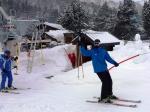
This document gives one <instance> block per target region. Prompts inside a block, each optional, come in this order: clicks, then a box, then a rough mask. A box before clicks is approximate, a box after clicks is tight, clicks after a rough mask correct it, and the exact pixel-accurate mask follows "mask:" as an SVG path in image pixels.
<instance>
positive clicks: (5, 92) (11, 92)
mask: <svg viewBox="0 0 150 112" xmlns="http://www.w3.org/2000/svg"><path fill="white" fill-rule="evenodd" d="M1 93H2V94H3V93H4V94H20V93H19V92H14V91H8V90H7V91H3V92H1Z"/></svg>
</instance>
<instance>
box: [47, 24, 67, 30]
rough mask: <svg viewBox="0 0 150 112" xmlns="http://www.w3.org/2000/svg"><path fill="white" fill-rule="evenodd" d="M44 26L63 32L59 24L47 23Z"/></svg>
mask: <svg viewBox="0 0 150 112" xmlns="http://www.w3.org/2000/svg"><path fill="white" fill-rule="evenodd" d="M44 24H45V25H47V26H51V27H53V28H56V29H59V30H64V28H63V27H62V26H61V25H60V24H56V23H49V22H45V23H44Z"/></svg>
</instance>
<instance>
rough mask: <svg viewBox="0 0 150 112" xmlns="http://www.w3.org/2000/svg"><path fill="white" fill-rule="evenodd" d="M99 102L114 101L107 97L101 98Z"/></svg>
mask: <svg viewBox="0 0 150 112" xmlns="http://www.w3.org/2000/svg"><path fill="white" fill-rule="evenodd" d="M98 102H99V103H112V101H111V99H110V98H109V97H107V98H105V99H99V100H98Z"/></svg>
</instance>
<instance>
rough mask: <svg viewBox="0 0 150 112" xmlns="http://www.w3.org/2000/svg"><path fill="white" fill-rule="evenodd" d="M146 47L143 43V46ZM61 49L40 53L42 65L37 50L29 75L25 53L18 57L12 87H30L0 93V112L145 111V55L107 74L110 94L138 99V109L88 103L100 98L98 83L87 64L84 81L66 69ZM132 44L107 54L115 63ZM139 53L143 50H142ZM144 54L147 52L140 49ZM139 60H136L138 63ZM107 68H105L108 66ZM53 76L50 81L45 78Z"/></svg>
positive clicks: (148, 75)
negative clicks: (111, 86)
mask: <svg viewBox="0 0 150 112" xmlns="http://www.w3.org/2000/svg"><path fill="white" fill-rule="evenodd" d="M144 45H145V46H147V44H144ZM60 49H61V47H56V48H54V49H46V50H44V53H43V54H44V59H45V65H41V63H40V61H39V60H40V51H36V55H35V59H34V60H35V61H34V67H33V72H32V73H31V74H28V73H27V72H26V65H27V64H26V63H27V62H26V54H25V53H22V54H21V56H20V61H19V62H20V63H19V64H20V68H19V74H20V75H18V76H14V86H16V87H18V88H31V89H29V90H18V92H20V93H21V94H17V95H15V94H2V93H1V94H0V112H84V111H85V112H148V110H149V104H150V100H149V94H150V90H149V88H150V71H149V65H150V64H149V62H150V58H149V56H150V55H149V54H148V55H144V56H143V57H139V58H137V59H134V60H131V61H128V62H126V63H124V64H122V65H120V67H118V68H114V69H113V70H111V71H110V73H111V75H112V78H113V81H114V83H113V85H114V88H113V89H114V94H115V95H117V96H119V97H121V98H126V99H133V100H142V103H141V104H138V108H134V109H133V108H124V107H117V106H113V105H106V104H90V103H87V102H85V101H86V100H90V99H91V100H94V99H92V97H93V96H99V95H100V90H101V88H100V86H101V83H100V81H99V79H98V77H97V76H96V75H95V74H94V73H93V68H92V66H91V62H88V63H86V64H84V72H85V79H83V78H82V75H81V73H82V72H81V68H80V80H78V78H77V70H72V71H69V72H63V71H65V70H66V69H68V66H69V65H68V62H66V59H67V58H66V57H65V53H64V52H62V51H61V50H60ZM135 51H139V50H138V49H137V48H134V43H129V44H127V45H126V46H119V47H116V49H115V51H113V52H111V55H112V57H114V58H115V59H116V60H117V61H119V60H121V59H122V58H123V59H124V58H127V57H129V56H132V55H135ZM142 51H143V50H142ZM144 51H148V49H146V48H144ZM140 52H141V51H140ZM141 58H142V59H141ZM139 60H140V61H139ZM110 66H111V65H109V67H110ZM50 75H54V77H53V78H52V79H46V78H45V77H46V76H50Z"/></svg>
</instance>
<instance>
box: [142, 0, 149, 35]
mask: <svg viewBox="0 0 150 112" xmlns="http://www.w3.org/2000/svg"><path fill="white" fill-rule="evenodd" d="M142 13H143V27H144V29H145V31H146V33H147V35H148V36H150V0H149V1H148V2H147V1H146V2H145V3H144V6H143V11H142Z"/></svg>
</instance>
